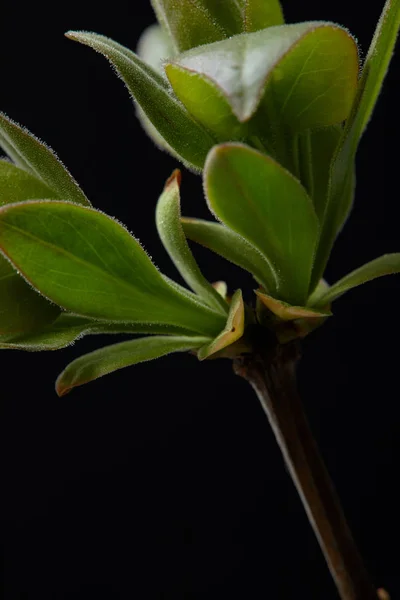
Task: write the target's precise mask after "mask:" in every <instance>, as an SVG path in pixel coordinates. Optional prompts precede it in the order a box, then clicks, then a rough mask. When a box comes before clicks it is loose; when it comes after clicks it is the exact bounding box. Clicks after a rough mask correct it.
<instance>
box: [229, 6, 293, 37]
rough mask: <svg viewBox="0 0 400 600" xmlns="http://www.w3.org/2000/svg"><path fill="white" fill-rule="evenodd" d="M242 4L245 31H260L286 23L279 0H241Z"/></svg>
mask: <svg viewBox="0 0 400 600" xmlns="http://www.w3.org/2000/svg"><path fill="white" fill-rule="evenodd" d="M239 2H240V4H241V5H242V11H243V20H244V31H249V32H250V31H258V30H259V29H265V28H266V27H272V26H273V25H282V24H283V23H284V18H283V13H282V7H281V4H280V2H279V0H239Z"/></svg>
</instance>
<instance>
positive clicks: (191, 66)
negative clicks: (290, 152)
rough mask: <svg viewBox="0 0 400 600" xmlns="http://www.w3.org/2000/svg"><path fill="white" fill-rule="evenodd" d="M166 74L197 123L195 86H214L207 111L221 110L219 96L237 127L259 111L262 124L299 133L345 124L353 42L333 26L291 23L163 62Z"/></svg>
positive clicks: (354, 62) (352, 84)
mask: <svg viewBox="0 0 400 600" xmlns="http://www.w3.org/2000/svg"><path fill="white" fill-rule="evenodd" d="M169 65H174V67H173V66H171V67H170V66H169ZM175 67H176V68H175ZM166 73H167V76H168V77H169V79H170V82H171V85H172V87H173V89H174V91H175V93H176V95H177V96H178V98H181V99H182V102H184V103H185V104H186V105H187V107H188V110H189V112H192V114H194V116H195V117H196V118H199V116H200V117H202V122H205V120H206V119H205V116H204V114H203V116H202V113H203V112H204V111H203V110H202V108H199V107H198V106H197V105H198V104H199V102H198V97H197V98H196V94H197V93H198V87H199V85H200V84H199V83H196V79H200V80H207V81H208V83H209V84H210V83H211V84H212V86H214V87H212V86H210V87H209V90H210V92H209V93H212V94H213V98H212V99H207V103H208V105H209V106H210V107H212V106H213V104H215V105H217V106H219V105H221V101H220V96H221V94H222V95H223V96H224V98H225V100H226V101H227V102H228V103H229V104H230V106H231V109H232V111H233V114H234V115H235V116H236V118H237V119H238V120H239V121H240V122H245V121H247V120H249V119H250V118H251V117H252V116H253V115H254V114H255V112H256V110H257V109H258V107H259V106H260V103H262V104H263V110H267V115H268V111H269V115H268V118H269V119H274V120H277V119H278V120H279V122H282V123H284V124H286V125H287V126H289V127H290V128H292V129H293V130H296V131H300V130H304V129H308V128H312V127H325V126H328V125H332V124H335V123H339V122H341V121H343V120H344V119H345V118H346V117H347V116H348V114H349V111H350V108H351V104H352V101H353V98H354V94H355V90H356V86H357V77H358V52H357V46H356V44H355V42H354V39H353V38H352V37H351V36H350V35H349V33H348V32H347V31H346V30H344V29H342V28H341V27H339V26H338V25H334V24H330V23H322V22H310V23H299V24H296V25H281V26H278V27H271V28H268V29H264V30H262V31H257V32H254V33H245V34H241V35H238V36H233V37H232V38H230V39H227V40H223V41H222V42H216V43H214V44H209V45H207V46H202V47H199V48H194V49H193V50H190V51H188V52H186V53H184V54H181V55H179V56H178V57H176V58H175V59H173V60H171V61H169V63H168V64H167V65H166ZM172 73H173V76H171V74H172ZM187 86H188V87H189V90H188V89H187ZM196 99H197V105H196ZM271 102H272V103H273V105H274V110H273V114H272V113H271V108H270V106H271ZM211 118H212V117H211V115H210V119H211Z"/></svg>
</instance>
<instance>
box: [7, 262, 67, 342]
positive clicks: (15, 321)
mask: <svg viewBox="0 0 400 600" xmlns="http://www.w3.org/2000/svg"><path fill="white" fill-rule="evenodd" d="M59 314H60V309H59V307H58V306H55V305H54V304H51V303H50V302H49V301H48V300H46V299H45V298H43V297H42V296H40V295H39V294H38V293H37V292H36V291H35V290H33V289H32V288H31V287H30V286H29V285H28V284H27V283H26V282H25V281H24V280H23V279H22V278H21V277H20V276H19V275H18V273H17V272H16V271H15V270H14V269H13V267H12V266H11V265H10V264H9V263H8V262H7V261H6V260H5V259H4V258H3V257H2V256H0V335H1V334H10V333H13V334H15V333H22V332H28V331H33V330H35V329H40V328H41V327H43V326H44V325H46V324H47V323H51V322H52V321H54V320H55V319H56V318H57V316H58V315H59Z"/></svg>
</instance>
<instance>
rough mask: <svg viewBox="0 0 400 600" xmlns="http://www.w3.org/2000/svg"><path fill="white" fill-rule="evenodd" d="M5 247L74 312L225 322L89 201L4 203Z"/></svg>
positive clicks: (198, 323) (204, 330) (207, 326)
mask: <svg viewBox="0 0 400 600" xmlns="http://www.w3.org/2000/svg"><path fill="white" fill-rule="evenodd" d="M0 248H1V250H2V251H3V252H4V253H5V254H6V255H7V256H8V257H9V258H10V260H11V261H12V262H13V264H14V266H15V267H16V268H17V269H18V270H20V271H21V273H22V274H23V275H24V277H25V278H27V279H28V280H29V281H30V282H31V283H32V285H33V286H34V287H35V288H36V289H38V290H39V291H40V292H41V293H42V294H44V295H45V296H46V297H47V298H50V299H51V300H53V302H55V303H56V304H58V305H59V306H62V307H63V308H65V309H67V310H69V311H71V312H73V313H77V314H80V315H83V316H88V317H92V318H99V319H106V320H109V321H116V322H139V323H162V324H165V325H176V326H180V327H185V328H187V329H190V330H191V331H192V330H193V331H196V332H197V333H201V334H203V335H213V333H215V332H218V331H219V330H220V328H221V322H222V323H223V322H224V318H223V316H222V315H220V314H217V313H216V312H214V311H213V310H212V309H210V308H208V307H206V306H205V305H204V304H203V303H202V302H201V301H200V300H197V297H196V296H194V294H192V295H191V296H190V295H189V292H186V291H182V293H181V292H180V291H179V286H178V285H177V284H176V285H174V286H173V285H171V284H169V283H168V282H167V280H166V278H165V277H163V276H162V275H161V274H160V273H159V272H158V270H157V269H156V267H155V266H154V265H153V263H152V262H151V261H150V259H149V257H148V256H147V255H146V253H145V251H144V250H143V249H142V247H141V246H140V244H139V243H138V242H137V240H135V238H133V237H132V236H131V235H130V234H129V233H128V231H126V229H125V228H124V227H122V225H120V224H119V223H117V222H116V221H115V220H113V219H112V218H111V217H108V216H106V215H104V214H102V213H99V212H97V211H95V210H93V209H90V208H87V207H82V206H79V205H76V204H72V203H66V202H60V201H43V202H24V203H20V204H12V205H8V206H4V207H3V208H1V209H0ZM181 289H182V290H183V288H181Z"/></svg>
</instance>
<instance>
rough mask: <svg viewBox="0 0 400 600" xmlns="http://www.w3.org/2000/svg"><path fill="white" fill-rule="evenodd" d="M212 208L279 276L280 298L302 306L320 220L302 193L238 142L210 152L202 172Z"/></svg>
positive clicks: (297, 185)
mask: <svg viewBox="0 0 400 600" xmlns="http://www.w3.org/2000/svg"><path fill="white" fill-rule="evenodd" d="M204 185H205V192H206V196H207V200H208V204H209V206H210V209H211V210H212V211H213V212H214V214H215V215H216V216H217V218H219V219H220V220H221V221H222V222H223V223H225V224H226V225H227V226H228V227H230V228H231V229H233V230H234V231H236V232H237V233H238V234H239V235H242V236H243V237H244V238H245V239H246V240H247V241H248V242H249V243H250V244H252V245H253V246H255V247H256V248H257V249H258V250H259V251H260V252H261V253H262V254H263V256H264V257H265V259H266V260H267V261H268V262H269V263H270V264H271V268H272V269H273V270H274V272H275V273H276V275H277V279H278V299H280V300H284V301H286V302H288V303H290V304H293V305H299V306H302V305H303V304H304V303H305V301H306V299H307V293H308V285H309V281H310V274H311V268H312V264H313V258H314V250H315V244H316V240H317V236H318V220H317V217H316V214H315V212H314V209H313V206H312V203H311V200H310V198H309V197H308V196H307V194H306V191H305V190H304V188H303V187H302V186H301V185H300V183H299V182H298V180H297V179H295V178H294V177H293V176H292V175H291V174H290V173H289V172H288V171H286V170H285V169H284V168H283V167H281V166H280V165H279V164H278V163H277V162H275V161H274V160H273V159H271V158H270V157H268V156H266V155H264V154H261V153H260V152H257V151H256V150H253V149H252V148H249V147H247V146H244V145H242V144H221V145H220V146H216V147H215V148H213V150H212V151H211V152H210V154H209V156H208V159H207V163H206V166H205V172H204Z"/></svg>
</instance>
